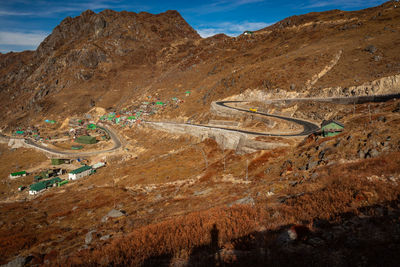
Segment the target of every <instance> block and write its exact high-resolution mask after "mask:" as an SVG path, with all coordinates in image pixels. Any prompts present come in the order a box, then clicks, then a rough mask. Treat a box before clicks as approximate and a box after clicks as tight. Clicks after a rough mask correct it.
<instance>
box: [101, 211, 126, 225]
mask: <svg viewBox="0 0 400 267" xmlns="http://www.w3.org/2000/svg"><path fill="white" fill-rule="evenodd" d="M124 215H125V212H123V211H120V210H116V209H112V210H110V211H109V212H108V213H107V215H105V216H104V217H103V218H102V219H101V222H105V221H107V220H108V218H119V217H122V216H124Z"/></svg>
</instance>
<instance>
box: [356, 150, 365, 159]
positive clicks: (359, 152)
mask: <svg viewBox="0 0 400 267" xmlns="http://www.w3.org/2000/svg"><path fill="white" fill-rule="evenodd" d="M357 153H358V157H359V158H360V159H364V158H365V153H364V151H363V150H362V149H360V150H358V152H357Z"/></svg>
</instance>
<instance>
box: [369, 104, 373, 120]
mask: <svg viewBox="0 0 400 267" xmlns="http://www.w3.org/2000/svg"><path fill="white" fill-rule="evenodd" d="M368 113H369V121H371V120H372V118H371V104H368Z"/></svg>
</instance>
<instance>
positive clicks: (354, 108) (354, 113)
mask: <svg viewBox="0 0 400 267" xmlns="http://www.w3.org/2000/svg"><path fill="white" fill-rule="evenodd" d="M355 115H356V101H355V100H354V102H353V116H355Z"/></svg>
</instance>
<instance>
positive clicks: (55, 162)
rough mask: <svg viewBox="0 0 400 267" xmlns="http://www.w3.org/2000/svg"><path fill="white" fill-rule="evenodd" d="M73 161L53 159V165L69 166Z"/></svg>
mask: <svg viewBox="0 0 400 267" xmlns="http://www.w3.org/2000/svg"><path fill="white" fill-rule="evenodd" d="M69 163H71V160H69V159H51V164H52V165H60V164H69Z"/></svg>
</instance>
